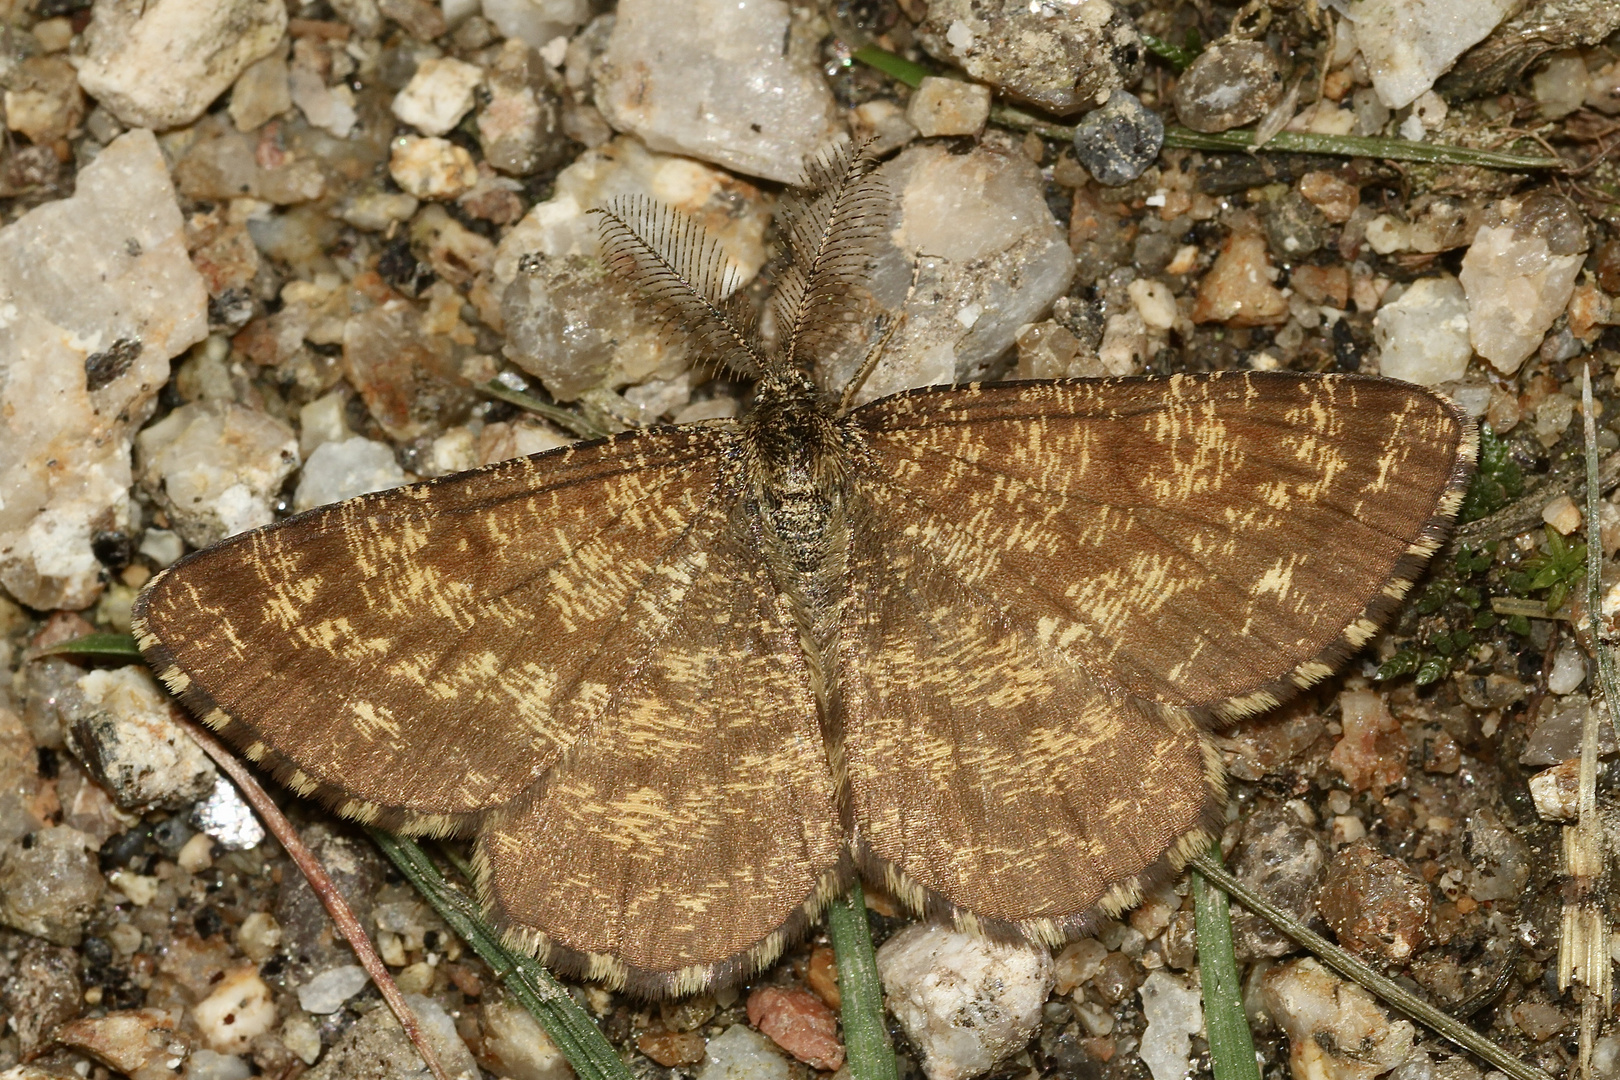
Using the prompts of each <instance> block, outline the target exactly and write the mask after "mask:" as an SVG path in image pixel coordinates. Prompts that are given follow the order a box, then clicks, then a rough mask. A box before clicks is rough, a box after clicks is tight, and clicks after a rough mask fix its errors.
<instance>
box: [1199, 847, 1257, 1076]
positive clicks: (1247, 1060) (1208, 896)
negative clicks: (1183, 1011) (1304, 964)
mask: <svg viewBox="0 0 1620 1080" xmlns="http://www.w3.org/2000/svg"><path fill="white" fill-rule="evenodd" d="M1209 857H1210V858H1212V859H1219V858H1220V848H1219V847H1218V846H1217V847H1212V848H1211V849H1210V853H1209ZM1192 888H1193V920H1194V926H1195V928H1196V930H1197V936H1198V973H1199V977H1200V978H1201V979H1202V980H1203V990H1204V1030H1205V1031H1206V1032H1208V1034H1209V1064H1210V1070H1211V1071H1212V1072H1213V1073H1214V1074H1215V1080H1260V1067H1259V1065H1258V1064H1256V1062H1255V1057H1254V1034H1253V1032H1251V1031H1250V1030H1249V1018H1248V1016H1247V1015H1246V1014H1245V1013H1244V1011H1243V984H1242V983H1241V982H1239V981H1238V970H1237V957H1236V956H1235V955H1234V954H1233V952H1232V911H1231V907H1230V905H1228V904H1227V902H1226V894H1225V893H1224V892H1222V891H1221V890H1219V889H1217V888H1215V887H1214V886H1213V885H1211V884H1210V883H1209V882H1208V881H1206V880H1205V879H1204V875H1203V874H1200V873H1199V872H1198V871H1196V870H1194V871H1193V872H1192Z"/></svg>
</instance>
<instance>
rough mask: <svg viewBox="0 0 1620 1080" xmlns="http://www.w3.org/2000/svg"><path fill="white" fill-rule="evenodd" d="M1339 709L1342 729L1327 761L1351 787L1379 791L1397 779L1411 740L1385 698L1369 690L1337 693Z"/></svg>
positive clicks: (1357, 789) (1404, 764)
mask: <svg viewBox="0 0 1620 1080" xmlns="http://www.w3.org/2000/svg"><path fill="white" fill-rule="evenodd" d="M1339 712H1340V717H1341V723H1342V724H1343V726H1344V733H1343V735H1341V736H1340V738H1339V741H1338V743H1337V744H1335V745H1334V747H1333V752H1332V753H1331V754H1330V755H1329V756H1328V763H1329V764H1331V765H1332V766H1333V767H1334V768H1335V769H1338V770H1339V772H1340V774H1341V775H1343V777H1344V779H1345V783H1347V784H1349V785H1350V790H1351V791H1366V790H1368V789H1369V788H1370V789H1372V790H1373V791H1375V792H1379V793H1382V792H1383V791H1384V789H1385V788H1388V787H1393V786H1394V785H1396V784H1398V783H1400V781H1401V777H1403V776H1405V775H1406V754H1407V751H1409V750H1410V749H1411V748H1412V747H1411V741H1410V740H1409V739H1407V737H1406V733H1405V732H1403V731H1402V730H1401V725H1400V722H1399V721H1397V720H1396V719H1395V717H1393V716H1391V715H1390V712H1389V707H1388V706H1387V705H1386V704H1385V703H1384V700H1383V699H1382V698H1380V697H1379V696H1378V695H1377V694H1375V693H1373V692H1371V691H1370V690H1346V691H1345V692H1344V693H1342V694H1340V695H1339Z"/></svg>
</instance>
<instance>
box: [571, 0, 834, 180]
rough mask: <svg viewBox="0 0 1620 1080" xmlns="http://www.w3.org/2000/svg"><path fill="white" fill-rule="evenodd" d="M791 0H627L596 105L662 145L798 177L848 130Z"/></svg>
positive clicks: (757, 171)
mask: <svg viewBox="0 0 1620 1080" xmlns="http://www.w3.org/2000/svg"><path fill="white" fill-rule="evenodd" d="M792 20H793V14H792V10H791V9H790V8H789V6H788V5H787V4H786V3H784V2H783V0H690V2H688V3H683V4H670V3H666V2H664V0H623V2H622V3H620V4H619V8H618V18H617V21H616V22H615V23H614V25H613V36H612V37H611V38H610V39H609V41H608V48H607V52H606V53H605V54H603V57H602V61H601V70H600V71H599V73H598V75H597V87H596V106H597V108H599V109H601V110H602V115H603V116H604V117H606V118H607V121H608V123H610V124H612V125H613V126H614V127H615V128H617V129H619V130H620V131H628V132H631V133H633V134H635V135H637V136H639V137H640V138H641V140H642V141H643V142H645V143H646V144H647V145H648V146H649V147H651V148H652V149H654V150H665V151H670V152H673V153H679V154H687V155H690V156H692V157H695V158H701V159H702V160H704V161H712V162H714V163H716V164H718V165H724V166H726V167H727V168H730V169H735V170H737V171H738V172H741V173H745V174H747V175H749V176H763V177H765V178H766V179H769V180H779V181H782V182H784V183H787V182H792V181H794V180H796V179H798V178H799V177H800V175H801V172H802V169H801V163H802V162H803V160H804V159H805V158H806V157H807V156H809V155H810V154H813V153H815V152H816V151H817V150H818V149H820V148H821V147H823V146H825V145H826V144H827V143H828V142H830V141H831V140H832V139H833V138H835V137H836V136H837V135H838V134H839V131H840V128H841V125H840V124H839V122H838V119H837V110H836V108H835V106H834V103H833V99H832V94H831V92H830V91H829V90H828V89H827V83H826V80H824V79H823V78H822V76H821V72H820V71H819V70H818V69H817V65H816V60H815V52H814V47H813V44H812V43H810V42H808V41H806V42H805V46H804V47H803V48H799V49H794V48H791V47H789V48H787V49H786V50H784V44H785V43H787V42H788V41H789V38H790V34H791V31H792Z"/></svg>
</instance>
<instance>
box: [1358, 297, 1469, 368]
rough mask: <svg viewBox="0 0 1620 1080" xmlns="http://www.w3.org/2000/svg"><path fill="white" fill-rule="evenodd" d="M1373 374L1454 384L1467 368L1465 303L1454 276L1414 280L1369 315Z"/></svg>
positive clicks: (1466, 312) (1466, 313)
mask: <svg viewBox="0 0 1620 1080" xmlns="http://www.w3.org/2000/svg"><path fill="white" fill-rule="evenodd" d="M1373 340H1374V341H1375V342H1376V343H1377V345H1378V373H1379V374H1380V375H1386V376H1388V377H1389V378H1391V379H1404V380H1406V381H1407V382H1411V383H1417V384H1419V385H1420V386H1438V385H1440V384H1441V383H1445V382H1455V381H1456V380H1458V379H1460V378H1462V377H1463V375H1464V374H1465V373H1466V372H1467V370H1468V360H1469V358H1470V357H1471V356H1473V355H1474V347H1473V346H1472V345H1471V344H1469V341H1468V301H1467V299H1466V298H1465V297H1464V296H1463V289H1462V286H1461V285H1459V284H1458V283H1457V281H1456V279H1455V278H1451V277H1432V278H1419V279H1418V280H1416V281H1414V282H1412V284H1411V285H1409V286H1407V289H1406V291H1405V292H1404V293H1402V294H1401V297H1400V299H1399V300H1396V301H1395V302H1393V303H1390V304H1385V305H1384V306H1383V307H1381V308H1379V309H1378V314H1377V316H1376V317H1375V318H1374V319H1373Z"/></svg>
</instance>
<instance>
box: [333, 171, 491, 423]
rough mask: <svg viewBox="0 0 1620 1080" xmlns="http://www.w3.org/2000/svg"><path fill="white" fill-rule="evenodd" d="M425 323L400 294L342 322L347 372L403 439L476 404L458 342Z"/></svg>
mask: <svg viewBox="0 0 1620 1080" xmlns="http://www.w3.org/2000/svg"><path fill="white" fill-rule="evenodd" d="M457 149H459V147H458V148H457ZM424 322H425V320H424V319H423V317H422V312H421V311H420V309H418V308H417V307H415V306H413V305H411V304H409V303H406V302H405V301H403V300H397V299H396V300H389V301H388V302H387V303H385V304H382V305H380V306H378V307H375V308H372V309H371V310H370V311H367V312H365V313H364V314H361V315H355V316H353V317H352V318H350V319H348V320H347V321H346V322H345V323H344V324H343V331H342V338H341V340H342V342H343V366H344V373H345V374H346V375H347V376H348V379H349V383H350V384H351V385H352V386H353V387H354V388H355V389H356V390H357V391H359V393H360V398H361V400H362V401H364V402H365V403H366V408H367V409H368V410H369V411H370V412H371V415H372V418H373V419H375V420H376V421H377V423H378V424H379V425H381V426H382V429H383V430H384V431H385V432H387V433H388V434H389V435H390V436H391V437H392V438H395V439H399V440H401V441H404V440H408V439H415V438H419V437H421V436H423V435H427V434H436V433H438V432H439V431H442V430H443V429H444V428H445V427H447V426H449V425H451V424H454V423H457V422H459V421H461V420H462V419H464V418H465V417H466V413H467V410H468V409H469V408H471V406H472V404H473V395H472V391H471V389H470V388H469V387H468V386H467V380H466V379H464V378H463V377H462V374H461V370H460V367H459V365H458V364H457V363H456V355H455V347H454V343H453V342H452V341H451V339H450V338H448V337H446V336H445V335H443V334H433V333H429V332H428V330H427V327H426V326H425V325H424Z"/></svg>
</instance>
